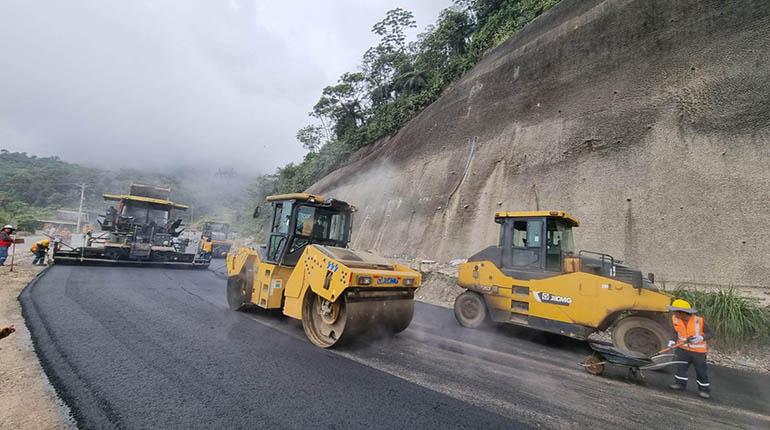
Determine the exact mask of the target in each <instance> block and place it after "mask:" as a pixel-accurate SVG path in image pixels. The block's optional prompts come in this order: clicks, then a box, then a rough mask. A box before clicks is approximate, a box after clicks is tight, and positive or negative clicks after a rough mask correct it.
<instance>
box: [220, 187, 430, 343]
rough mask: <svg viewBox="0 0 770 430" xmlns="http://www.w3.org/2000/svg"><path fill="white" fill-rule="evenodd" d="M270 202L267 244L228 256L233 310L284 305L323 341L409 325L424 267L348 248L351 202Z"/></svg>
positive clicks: (306, 197)
mask: <svg viewBox="0 0 770 430" xmlns="http://www.w3.org/2000/svg"><path fill="white" fill-rule="evenodd" d="M267 201H268V202H269V203H270V204H271V208H270V209H271V211H272V215H271V219H272V221H271V223H270V228H269V235H268V239H267V244H266V245H264V246H259V247H256V248H247V247H240V248H238V249H237V250H236V252H231V253H230V254H228V255H227V272H228V276H229V278H228V281H227V301H228V303H229V305H230V308H231V309H233V310H241V309H244V308H246V307H250V306H256V307H260V308H264V309H281V310H282V311H283V313H284V314H285V315H287V316H289V317H291V318H294V319H297V320H301V321H302V326H303V328H304V331H305V334H306V336H307V338H308V339H309V340H310V341H311V342H312V343H313V344H315V345H317V346H319V347H322V348H328V347H331V346H333V345H335V344H339V343H340V342H343V341H345V340H347V339H351V338H353V337H355V336H356V335H358V334H362V333H363V332H367V331H372V330H378V331H382V332H384V333H398V332H400V331H402V330H404V329H406V328H407V327H408V326H409V323H410V322H411V320H412V314H413V312H414V292H415V290H416V289H417V287H418V286H419V285H420V274H419V272H417V271H415V270H412V269H411V268H409V267H408V266H405V265H402V264H398V263H394V262H390V261H388V260H386V259H384V258H382V257H379V256H377V255H375V254H372V253H370V252H365V251H356V250H352V249H350V248H348V243H349V241H350V234H351V226H352V216H353V211H354V208H353V207H352V206H351V205H349V204H348V203H346V202H343V201H340V200H335V199H328V198H325V197H322V196H317V195H312V194H306V193H296V194H284V195H276V196H270V197H268V198H267ZM258 209H259V208H257V210H255V216H257V214H258Z"/></svg>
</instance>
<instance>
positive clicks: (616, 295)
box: [454, 211, 672, 356]
mask: <svg viewBox="0 0 770 430" xmlns="http://www.w3.org/2000/svg"><path fill="white" fill-rule="evenodd" d="M495 222H496V223H498V224H499V225H500V240H499V243H498V244H497V245H495V246H490V247H488V248H486V249H484V250H482V251H480V252H478V253H477V254H475V255H473V256H472V257H470V258H468V261H467V262H466V263H463V264H462V265H461V266H460V270H459V276H458V284H459V285H460V286H461V287H463V288H465V289H466V291H465V292H464V293H462V294H460V295H459V296H458V297H457V299H456V300H455V305H454V310H455V317H456V318H457V321H458V322H459V323H460V324H461V325H463V326H466V327H479V326H481V325H482V324H483V323H484V322H487V321H489V322H495V323H508V324H515V325H521V326H526V327H531V328H534V329H538V330H543V331H547V332H551V333H557V334H561V335H565V336H569V337H573V338H577V339H587V338H588V336H589V335H590V334H592V333H594V332H596V331H602V330H609V331H610V332H611V334H612V343H613V344H614V346H615V347H616V348H619V349H623V350H626V351H635V352H639V353H642V354H645V355H647V356H649V355H652V354H654V353H655V352H657V351H659V350H661V349H662V348H663V347H664V346H665V345H666V342H667V341H668V340H669V339H670V338H671V330H672V328H671V320H670V319H669V317H668V316H667V312H668V305H669V304H670V303H671V297H670V296H669V295H668V294H666V293H664V292H662V291H659V290H658V289H657V288H656V287H655V285H654V278H655V277H654V275H653V274H648V275H647V276H644V275H642V272H641V271H640V270H637V269H634V268H632V267H628V266H627V265H625V264H622V263H621V262H620V261H618V260H616V259H615V258H613V257H612V256H610V255H608V254H605V253H601V252H591V251H585V250H584V251H578V250H577V249H576V248H575V243H574V240H573V234H572V233H573V232H572V229H573V228H574V227H577V226H578V225H579V223H578V220H577V219H576V218H575V217H573V216H571V215H570V214H568V213H566V212H563V211H532V212H498V213H496V214H495Z"/></svg>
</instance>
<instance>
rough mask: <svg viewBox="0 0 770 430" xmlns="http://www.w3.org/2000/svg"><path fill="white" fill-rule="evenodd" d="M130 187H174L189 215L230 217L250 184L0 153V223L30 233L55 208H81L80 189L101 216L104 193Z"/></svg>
mask: <svg viewBox="0 0 770 430" xmlns="http://www.w3.org/2000/svg"><path fill="white" fill-rule="evenodd" d="M131 183H144V184H149V185H159V186H165V187H169V188H171V190H172V192H171V199H172V200H174V201H177V202H180V203H185V204H188V205H190V206H192V210H191V211H189V212H188V215H193V214H194V216H195V218H196V219H200V218H203V217H217V218H230V217H233V216H234V215H235V214H237V213H238V211H240V210H241V207H242V206H243V205H244V204H245V203H244V201H243V198H244V197H245V196H244V193H243V189H244V188H245V185H246V179H244V177H242V176H240V175H238V174H237V173H235V172H233V171H230V170H228V171H224V173H223V170H222V169H212V171H208V172H201V171H186V170H185V169H182V168H179V169H175V170H174V174H173V175H167V174H162V173H154V172H142V171H139V170H136V169H119V170H117V171H110V170H103V169H96V168H91V167H85V166H81V165H78V164H73V163H68V162H65V161H62V160H60V159H59V158H58V157H36V156H34V155H28V154H26V153H24V152H10V151H8V150H5V149H3V150H0V223H2V224H5V223H13V224H19V225H20V226H21V227H22V228H25V227H27V228H31V227H32V226H33V225H34V222H33V221H34V220H35V219H40V218H41V217H45V216H50V215H52V214H53V212H55V210H57V209H62V208H64V209H77V207H78V204H79V201H80V184H86V192H85V207H86V209H87V210H88V211H90V212H96V213H100V212H102V211H103V209H104V208H105V207H106V205H105V203H104V201H103V199H102V194H104V193H123V192H127V191H128V187H129V185H130V184H131Z"/></svg>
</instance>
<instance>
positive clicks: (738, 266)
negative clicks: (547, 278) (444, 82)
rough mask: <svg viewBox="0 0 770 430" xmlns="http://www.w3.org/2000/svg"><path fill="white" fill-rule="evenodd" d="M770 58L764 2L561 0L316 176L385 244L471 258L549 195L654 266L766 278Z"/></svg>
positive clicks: (368, 241) (587, 229)
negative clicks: (348, 158)
mask: <svg viewBox="0 0 770 430" xmlns="http://www.w3.org/2000/svg"><path fill="white" fill-rule="evenodd" d="M694 11H697V13H695V12H694ZM768 59H770V3H768V2H766V1H762V0H744V1H740V2H737V3H729V4H728V3H725V2H720V1H716V0H708V1H701V0H697V1H696V0H683V1H676V2H672V1H667V0H653V1H649V0H645V1H642V0H590V1H578V0H564V1H562V2H561V3H560V4H559V5H558V6H556V7H554V8H553V9H551V10H550V11H549V12H547V13H546V14H544V15H543V16H542V17H540V18H538V19H537V20H536V21H534V22H533V23H531V24H530V25H529V26H528V27H527V28H525V29H524V30H523V31H521V32H520V33H519V34H517V35H516V36H515V37H513V38H512V39H510V40H508V41H507V42H505V43H504V44H502V45H501V46H499V47H498V48H496V49H495V50H494V51H492V52H491V53H490V54H489V55H488V56H487V57H486V58H484V59H483V60H482V61H481V62H480V63H479V64H478V65H477V66H476V67H475V68H474V69H473V70H471V71H470V72H469V73H468V74H467V75H466V76H464V77H463V78H462V79H461V80H460V81H458V82H457V83H455V84H454V85H453V86H452V87H451V88H449V89H447V90H446V91H445V93H444V94H443V96H442V97H441V98H440V99H439V100H438V101H436V102H435V103H434V104H433V105H431V106H430V107H428V108H427V109H426V110H425V111H424V112H422V113H421V114H420V115H419V116H417V117H416V118H415V119H414V120H412V121H411V122H410V123H409V124H407V126H405V127H404V128H403V129H402V130H401V131H400V132H399V133H398V134H397V135H395V136H393V137H392V138H389V139H385V140H383V141H381V142H379V143H377V144H376V145H373V146H371V147H368V148H365V149H363V150H362V151H361V152H360V153H358V154H357V155H356V160H357V161H354V162H352V163H351V164H349V165H348V166H346V167H344V168H341V169H339V170H337V171H335V172H333V173H332V174H330V175H328V176H327V177H325V178H323V179H322V180H321V181H319V182H318V183H317V184H315V185H314V186H313V187H311V188H310V191H311V192H315V193H319V194H325V195H330V196H332V197H335V198H340V199H344V200H347V201H350V202H352V203H354V204H356V205H357V207H358V208H359V213H358V214H357V218H356V222H357V225H356V228H354V231H355V235H354V238H353V242H352V246H354V247H356V248H360V249H371V250H374V251H377V252H379V253H381V254H389V255H400V254H409V255H411V256H414V257H417V258H430V259H436V260H440V261H448V260H451V259H454V258H465V257H468V256H469V255H471V254H473V253H474V252H476V251H478V250H480V249H483V248H484V247H486V246H488V245H490V244H493V243H495V242H496V241H497V235H498V226H497V224H495V223H494V222H493V216H494V213H495V212H496V211H500V210H532V209H536V208H538V207H539V208H540V209H554V210H556V209H558V210H564V211H567V212H570V213H572V214H573V215H575V216H577V218H579V219H580V220H581V221H582V225H581V227H579V228H578V229H577V232H576V234H577V237H576V238H577V244H578V246H579V248H581V249H587V250H594V251H603V252H606V253H609V254H612V255H613V256H614V257H615V258H617V259H621V260H624V261H625V262H626V263H627V264H629V265H632V266H636V267H639V268H641V269H642V270H643V271H644V272H654V273H655V274H656V276H657V280H658V281H663V282H667V283H672V282H673V283H676V282H690V283H700V284H718V285H730V284H732V285H736V286H744V285H745V286H757V287H768V286H770V284H768V279H770V259H768V258H767V256H768V255H770V229H768V228H767V226H766V221H765V220H764V218H763V216H762V215H761V214H764V213H767V212H768V210H770V169H768V168H767V166H768V161H770V102H769V101H768V98H767V94H770V68H768V67H767V64H768ZM474 139H475V143H472V142H474Z"/></svg>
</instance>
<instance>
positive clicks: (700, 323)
mask: <svg viewBox="0 0 770 430" xmlns="http://www.w3.org/2000/svg"><path fill="white" fill-rule="evenodd" d="M668 309H669V310H670V311H671V312H673V314H672V315H671V323H672V324H673V326H674V338H675V339H676V340H672V341H669V343H668V346H669V347H676V349H675V351H674V361H681V362H682V363H680V364H679V365H678V366H677V369H676V373H675V374H674V383H673V384H671V386H670V388H671V389H672V390H684V389H685V388H687V380H688V378H687V372H688V370H689V369H690V364H692V365H693V366H694V367H695V382H696V383H697V384H698V395H699V396H700V397H702V398H704V399H708V398H710V397H711V383H710V382H709V375H708V363H706V353H707V352H708V345H707V344H706V341H707V340H709V339H711V338H713V337H714V334H713V332H712V331H711V329H709V327H708V326H707V325H706V321H705V320H704V319H703V317H701V316H698V315H696V314H697V312H698V311H696V310H695V309H694V308H693V307H692V305H690V303H688V302H687V301H686V300H682V299H676V300H674V302H673V303H671V306H669V307H668Z"/></svg>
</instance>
